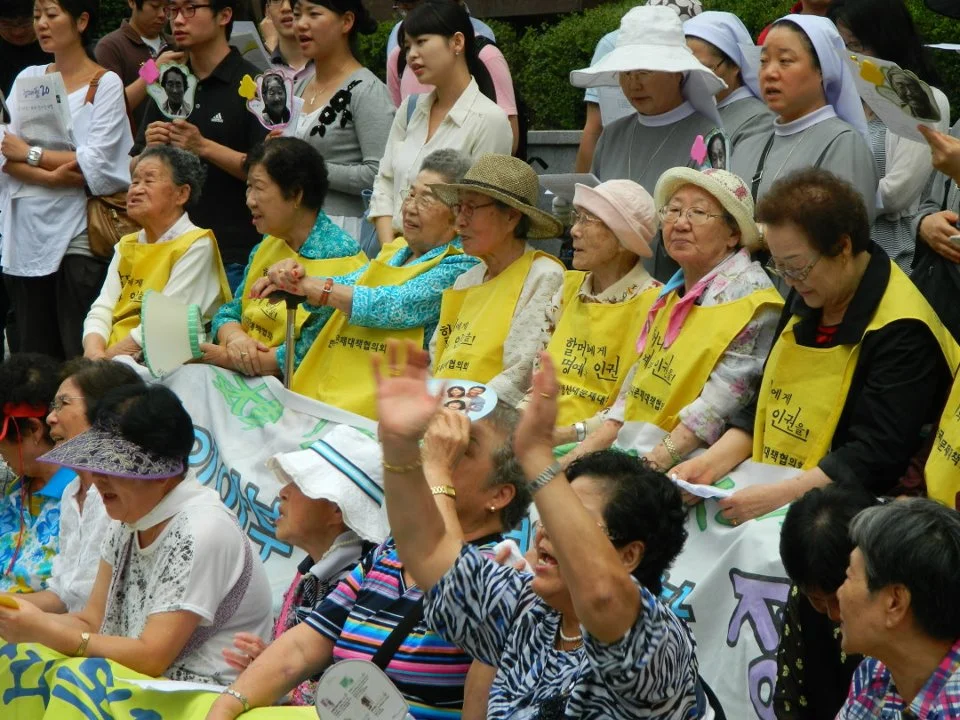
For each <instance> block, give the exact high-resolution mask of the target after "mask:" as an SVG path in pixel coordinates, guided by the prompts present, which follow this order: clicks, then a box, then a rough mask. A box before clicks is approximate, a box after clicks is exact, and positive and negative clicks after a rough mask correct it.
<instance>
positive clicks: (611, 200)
mask: <svg viewBox="0 0 960 720" xmlns="http://www.w3.org/2000/svg"><path fill="white" fill-rule="evenodd" d="M573 207H574V211H573V221H574V222H573V227H572V228H571V230H570V235H571V237H572V238H573V267H574V270H573V271H571V272H568V273H566V274H565V275H564V279H563V288H562V289H561V290H559V291H558V292H557V294H556V295H555V296H554V298H553V301H552V302H551V303H550V306H549V308H548V315H549V317H550V324H551V326H553V327H554V328H555V329H554V330H553V334H552V336H551V337H550V338H549V342H547V340H546V339H545V340H544V347H545V349H546V350H547V351H548V352H549V353H550V357H551V358H553V364H554V366H555V367H556V368H557V380H558V381H559V383H560V395H559V396H558V398H557V400H558V403H559V415H558V416H557V432H556V438H555V439H556V442H557V444H558V445H559V444H562V443H566V442H573V441H574V440H577V439H578V438H579V439H580V440H582V439H583V438H584V437H585V436H586V434H587V432H591V431H593V430H595V429H596V428H597V427H599V425H600V423H602V422H603V418H602V412H603V411H604V410H606V409H607V408H608V407H609V406H610V405H612V404H613V401H614V400H616V399H617V395H618V394H619V393H620V386H621V384H622V383H623V378H624V376H625V375H626V374H627V370H629V369H630V367H631V366H632V365H633V363H634V361H635V360H636V359H637V351H636V344H637V336H638V335H639V334H640V330H641V328H642V326H643V320H644V318H645V317H646V315H647V310H649V309H650V306H651V305H652V304H653V301H654V299H655V298H656V297H657V288H658V287H659V286H660V283H658V282H657V281H656V280H654V279H653V278H652V277H651V276H650V273H648V272H647V270H646V268H645V267H644V266H643V262H642V260H641V258H645V257H650V256H651V254H652V252H651V250H650V244H649V243H650V239H651V238H652V237H653V236H654V234H655V233H656V232H657V221H656V210H655V209H654V205H653V198H652V197H650V193H648V192H647V191H646V190H644V189H643V188H642V187H641V186H640V185H639V184H637V183H635V182H633V180H608V181H607V182H605V183H601V184H600V185H598V186H597V187H595V188H589V187H587V186H586V185H579V184H578V185H577V186H576V189H575V193H574V198H573Z"/></svg>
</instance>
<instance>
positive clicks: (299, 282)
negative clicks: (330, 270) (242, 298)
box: [253, 149, 477, 418]
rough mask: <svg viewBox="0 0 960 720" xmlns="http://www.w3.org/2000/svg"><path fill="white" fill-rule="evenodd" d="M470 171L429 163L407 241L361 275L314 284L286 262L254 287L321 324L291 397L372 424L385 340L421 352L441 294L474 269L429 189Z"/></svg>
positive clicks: (448, 156) (442, 160)
mask: <svg viewBox="0 0 960 720" xmlns="http://www.w3.org/2000/svg"><path fill="white" fill-rule="evenodd" d="M469 167H470V160H469V159H467V157H466V156H464V155H463V154H462V153H460V152H459V151H458V150H452V149H442V150H435V151H434V152H432V153H430V154H429V155H427V157H426V158H424V160H423V165H422V166H421V169H420V172H419V174H418V175H417V177H416V180H415V181H414V182H413V184H412V185H411V186H410V189H409V190H408V191H407V194H406V196H405V197H404V200H403V206H402V208H401V212H402V214H403V234H404V236H403V237H401V238H397V239H395V240H394V241H393V242H390V243H388V244H387V245H385V246H384V247H383V250H381V251H380V254H379V255H377V258H376V259H375V260H373V261H372V262H371V263H370V264H369V265H368V266H367V267H366V268H364V269H363V270H358V271H356V272H354V273H351V274H350V275H347V276H345V277H339V278H333V277H327V278H322V277H321V278H315V277H309V276H308V273H307V270H306V268H304V267H303V266H302V265H301V264H300V263H298V262H296V261H294V260H283V261H281V262H280V263H277V264H276V265H274V266H273V267H271V268H270V270H269V271H268V273H267V277H265V278H261V279H260V280H259V281H257V283H255V284H254V287H253V294H254V295H255V296H257V297H267V296H268V295H269V294H270V293H272V292H273V291H274V290H277V289H281V290H286V291H288V292H292V293H294V294H296V295H303V296H305V297H306V302H305V304H304V307H305V308H306V310H307V311H308V312H310V313H312V314H315V315H318V316H320V321H319V322H317V323H315V325H316V326H317V327H322V330H321V331H320V332H319V334H318V335H316V339H315V340H314V341H313V342H312V343H311V344H310V349H309V350H308V351H307V354H306V356H305V357H304V358H303V362H301V363H300V367H299V368H298V369H297V371H296V373H295V374H294V376H293V384H292V385H291V389H293V390H294V391H295V392H298V393H300V394H302V395H307V396H309V397H313V398H316V399H318V400H320V401H322V402H325V403H328V404H330V405H334V406H336V407H339V408H342V409H344V410H349V411H350V412H354V413H357V414H359V415H364V416H366V417H369V418H374V417H376V405H375V398H374V383H373V368H372V366H371V358H372V357H373V355H374V354H376V353H384V352H385V351H386V344H387V340H388V339H390V338H398V339H409V340H412V341H413V342H415V343H417V344H418V345H420V346H423V345H425V344H426V343H427V341H428V340H429V338H430V337H431V336H432V334H433V331H434V330H435V329H436V327H437V319H438V318H439V316H440V300H441V298H442V296H443V292H444V290H446V289H447V288H449V287H450V286H451V285H453V283H454V281H455V280H456V279H457V278H458V277H459V276H460V275H461V274H462V273H464V272H465V271H466V270H469V269H470V268H471V267H473V266H474V265H475V264H476V263H477V260H476V259H475V258H472V257H470V256H469V255H464V254H463V252H462V251H461V248H460V242H459V241H458V240H457V239H456V230H454V228H453V220H454V218H453V213H452V212H451V211H450V208H448V207H447V206H446V205H444V204H443V203H442V202H440V200H439V199H438V198H437V196H436V195H435V194H434V192H433V191H432V190H431V189H430V186H431V185H434V184H437V183H453V182H458V181H459V180H460V179H462V178H463V176H464V173H466V171H467V170H468V169H469ZM327 318H329V319H327ZM304 334H306V330H305V331H304Z"/></svg>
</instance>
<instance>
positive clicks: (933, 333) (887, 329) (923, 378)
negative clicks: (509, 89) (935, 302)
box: [675, 168, 960, 523]
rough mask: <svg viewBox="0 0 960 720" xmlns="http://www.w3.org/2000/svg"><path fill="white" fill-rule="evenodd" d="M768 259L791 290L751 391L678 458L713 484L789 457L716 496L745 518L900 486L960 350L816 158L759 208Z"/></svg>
mask: <svg viewBox="0 0 960 720" xmlns="http://www.w3.org/2000/svg"><path fill="white" fill-rule="evenodd" d="M757 218H758V220H759V221H760V222H762V223H765V224H766V235H765V237H766V242H767V245H768V246H769V248H770V253H771V255H772V259H771V261H770V267H771V269H772V270H774V271H775V272H776V273H777V274H779V275H780V276H781V277H783V278H784V280H786V282H787V284H788V285H789V286H790V288H791V292H790V295H789V296H788V297H787V304H786V306H785V307H784V309H783V315H782V316H781V318H780V322H779V325H778V328H777V330H778V333H777V334H778V338H777V341H776V343H775V344H774V346H773V349H772V350H771V351H770V356H769V358H767V363H766V367H765V369H764V373H763V382H762V384H761V386H760V392H759V393H758V395H757V397H756V401H755V403H754V404H752V405H751V406H749V407H747V408H745V409H744V411H743V412H741V413H739V414H738V415H737V416H735V417H734V418H733V419H732V420H731V425H732V427H731V429H730V430H728V431H727V432H726V433H725V434H724V436H723V437H722V438H721V439H720V440H719V441H718V442H717V443H716V444H714V445H713V447H711V448H710V449H709V450H708V451H707V452H706V453H704V454H703V455H700V456H698V457H696V458H693V459H692V460H689V461H687V462H686V463H684V464H683V465H681V466H679V467H677V468H676V469H675V471H676V474H677V475H678V476H680V477H682V478H684V479H686V480H688V481H690V482H696V483H705V484H710V483H713V482H714V481H716V480H718V479H720V478H722V477H723V476H724V475H725V474H726V473H728V472H729V471H730V470H731V469H732V468H734V467H735V466H736V465H737V464H739V463H740V462H741V461H742V460H745V459H746V458H748V457H751V455H752V456H753V460H754V461H755V462H765V463H770V464H775V465H782V466H786V467H792V468H796V469H797V475H796V476H794V477H791V478H788V479H786V480H783V481H781V482H777V483H772V484H766V485H754V486H752V487H749V488H744V489H743V490H738V491H737V492H736V493H734V494H733V496H731V497H729V498H726V499H723V500H720V501H719V504H720V507H721V509H722V511H723V514H724V516H725V517H726V518H727V519H728V520H730V521H732V522H734V523H739V522H743V521H745V520H751V519H753V518H756V517H759V516H761V515H765V514H766V513H769V512H771V511H773V510H775V509H777V508H779V507H781V506H783V505H786V504H787V503H789V502H791V501H793V500H796V499H797V498H798V497H800V496H801V495H803V494H804V493H805V492H806V491H807V490H810V489H811V488H814V487H819V486H823V485H826V484H827V483H830V482H849V483H859V484H861V485H863V486H865V487H866V488H867V489H869V490H870V491H871V492H873V493H874V494H876V495H887V494H898V490H897V489H896V488H897V485H898V483H899V480H900V478H901V477H902V476H903V475H904V472H905V471H906V469H907V466H908V464H909V463H910V461H911V459H912V458H913V457H914V455H915V454H916V453H917V451H918V450H920V448H921V445H922V442H923V440H922V429H923V427H924V426H925V425H928V424H931V423H934V422H936V420H937V416H938V413H939V412H940V410H941V409H942V408H943V399H944V397H946V394H947V390H948V388H949V387H950V382H951V379H952V375H953V372H954V368H956V367H957V365H958V362H960V354H958V348H957V345H956V343H955V342H954V341H953V339H952V338H951V337H950V334H949V333H948V332H947V331H946V330H945V329H944V327H943V325H942V324H941V323H940V320H939V319H938V318H937V316H936V314H935V313H934V312H933V310H932V309H931V308H930V306H929V305H928V304H927V302H926V300H924V299H923V296H922V295H920V292H919V291H918V290H917V289H916V287H915V286H914V285H913V283H912V282H910V279H909V278H908V277H907V276H906V275H904V274H903V272H901V270H900V268H898V267H896V266H895V265H892V264H891V261H890V259H889V258H888V257H887V255H886V253H884V252H883V250H881V249H880V248H879V247H878V246H876V245H874V244H873V243H872V242H871V241H870V223H869V221H868V220H867V209H866V207H865V206H864V203H863V200H862V199H861V197H860V194H859V193H858V192H857V191H856V189H855V188H854V187H853V186H852V185H850V184H849V183H847V182H846V181H844V180H841V179H840V178H839V177H837V176H836V175H833V174H832V173H829V172H827V171H826V170H820V169H813V168H811V169H808V170H801V171H798V172H796V173H793V174H791V175H788V176H787V177H785V178H783V179H782V180H778V181H777V183H776V184H775V185H774V186H773V187H771V189H770V192H769V193H768V194H767V195H765V196H764V198H763V199H762V200H761V201H760V203H759V205H758V208H757Z"/></svg>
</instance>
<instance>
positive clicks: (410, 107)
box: [407, 93, 420, 127]
mask: <svg viewBox="0 0 960 720" xmlns="http://www.w3.org/2000/svg"><path fill="white" fill-rule="evenodd" d="M419 99H420V94H419V93H410V94H409V95H408V96H407V127H410V118H412V117H413V113H414V111H415V110H416V109H417V101H418V100H419Z"/></svg>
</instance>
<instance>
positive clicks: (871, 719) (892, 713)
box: [837, 640, 960, 720]
mask: <svg viewBox="0 0 960 720" xmlns="http://www.w3.org/2000/svg"><path fill="white" fill-rule="evenodd" d="M907 712H909V713H910V715H909V716H910V717H913V718H920V720H948V718H957V717H960V640H957V641H956V642H955V643H954V644H953V647H952V648H950V651H949V652H948V653H947V654H946V655H945V656H944V658H943V660H942V661H941V662H940V665H938V666H937V669H936V670H934V671H933V675H931V676H930V678H929V679H928V680H927V682H926V683H925V684H924V686H923V687H922V688H921V689H920V692H918V693H917V696H916V697H915V698H913V700H912V701H911V703H910V704H909V705H907V703H906V702H905V701H904V699H903V697H901V695H900V693H899V692H898V691H897V686H896V685H895V684H894V682H893V676H892V675H891V674H890V670H889V669H888V668H887V666H886V665H884V664H883V663H882V662H880V661H879V660H877V659H876V658H869V657H868V658H866V659H865V660H864V661H863V662H862V663H860V666H859V667H858V668H857V671H856V672H855V673H854V674H853V682H852V683H850V696H849V697H848V698H847V702H846V703H845V704H844V706H843V707H842V708H840V714H839V715H837V720H900V718H902V717H905V714H906V713H907Z"/></svg>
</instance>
